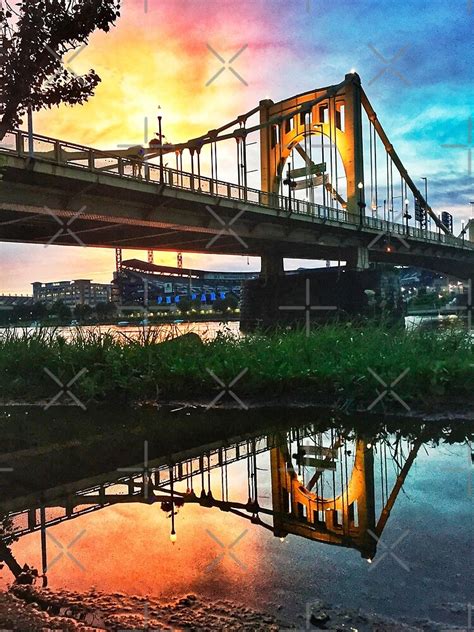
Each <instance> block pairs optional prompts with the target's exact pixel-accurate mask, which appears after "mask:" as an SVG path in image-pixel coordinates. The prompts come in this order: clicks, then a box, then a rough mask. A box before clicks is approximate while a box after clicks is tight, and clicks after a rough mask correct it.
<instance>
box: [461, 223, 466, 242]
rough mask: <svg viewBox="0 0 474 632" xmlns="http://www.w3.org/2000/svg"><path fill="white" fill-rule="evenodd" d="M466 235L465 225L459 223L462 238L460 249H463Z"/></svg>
mask: <svg viewBox="0 0 474 632" xmlns="http://www.w3.org/2000/svg"><path fill="white" fill-rule="evenodd" d="M465 234H466V224H465V222H464V221H463V222H461V237H462V247H463V248H464V235H465Z"/></svg>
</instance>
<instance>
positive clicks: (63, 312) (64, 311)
mask: <svg viewBox="0 0 474 632" xmlns="http://www.w3.org/2000/svg"><path fill="white" fill-rule="evenodd" d="M49 313H50V315H51V316H56V317H57V319H58V320H60V321H65V320H70V318H71V308H70V307H68V306H67V305H66V304H65V303H64V302H63V301H61V300H59V301H55V302H54V303H53V304H52V305H51V309H50V311H49Z"/></svg>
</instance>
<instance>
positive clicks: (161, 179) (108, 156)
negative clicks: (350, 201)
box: [0, 130, 474, 250]
mask: <svg viewBox="0 0 474 632" xmlns="http://www.w3.org/2000/svg"><path fill="white" fill-rule="evenodd" d="M32 144H33V146H32V147H30V137H29V135H28V133H27V132H24V131H21V130H16V131H12V132H8V133H7V134H6V135H5V138H4V139H3V141H2V142H1V143H0V153H1V152H3V153H11V154H15V155H18V156H33V157H34V158H35V159H38V160H44V161H47V162H53V163H54V164H59V165H67V166H70V167H76V168H78V169H84V170H87V171H93V172H99V173H100V172H102V173H107V174H110V175H115V176H118V177H120V178H131V179H134V180H139V181H145V182H150V183H156V184H165V185H166V186H169V187H172V188H177V189H182V190H185V191H193V192H196V193H202V194H204V195H209V196H212V197H219V198H224V199H230V200H237V201H240V202H245V203H246V204H250V205H253V206H260V207H267V208H271V209H273V210H276V211H277V212H281V213H286V214H288V215H293V214H294V215H304V216H306V217H311V218H313V219H315V220H319V221H320V222H324V223H330V224H339V225H351V226H354V221H353V218H351V217H350V216H349V213H347V211H345V210H343V209H339V208H334V207H329V206H323V205H321V204H315V203H313V202H307V201H305V200H297V199H290V198H289V197H287V196H284V195H279V194H277V193H268V192H266V191H261V190H260V189H252V188H250V187H245V186H242V185H238V184H233V183H231V182H225V181H222V180H217V179H214V178H208V177H206V176H201V175H200V174H195V173H187V172H183V171H178V170H176V169H172V168H169V167H163V169H160V166H159V165H155V164H152V163H150V162H147V161H146V160H144V159H143V158H141V157H140V156H138V155H137V158H125V157H122V156H120V155H114V154H113V153H109V152H104V151H101V150H99V149H93V148H91V147H84V146H82V145H77V144H75V143H70V142H67V141H62V140H58V139H54V138H49V137H47V136H42V135H39V134H33V136H32ZM117 151H119V150H117ZM161 174H162V175H161ZM357 225H358V226H359V227H360V228H369V229H373V230H375V231H377V232H378V233H382V234H386V235H387V236H389V235H395V236H397V235H398V236H400V237H404V238H411V239H413V238H414V239H419V240H421V241H425V242H431V243H437V244H440V243H441V244H445V245H451V246H456V247H458V248H466V249H472V250H474V244H473V243H471V242H469V241H468V240H464V239H461V238H460V237H455V236H454V235H448V234H445V233H441V231H440V232H433V231H428V230H422V229H420V228H416V227H414V226H409V227H407V226H406V225H405V224H397V223H395V222H388V221H386V220H382V219H379V218H374V217H367V216H364V217H361V218H360V221H359V223H358V224H357Z"/></svg>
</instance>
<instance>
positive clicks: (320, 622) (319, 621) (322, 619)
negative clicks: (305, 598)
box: [309, 610, 331, 629]
mask: <svg viewBox="0 0 474 632" xmlns="http://www.w3.org/2000/svg"><path fill="white" fill-rule="evenodd" d="M330 618H331V617H330V616H329V615H328V613H327V612H325V611H324V610H320V611H319V612H313V613H312V614H311V617H310V619H309V622H310V623H311V625H314V626H316V627H317V628H321V629H324V628H325V627H326V623H327V622H328V621H329V619H330Z"/></svg>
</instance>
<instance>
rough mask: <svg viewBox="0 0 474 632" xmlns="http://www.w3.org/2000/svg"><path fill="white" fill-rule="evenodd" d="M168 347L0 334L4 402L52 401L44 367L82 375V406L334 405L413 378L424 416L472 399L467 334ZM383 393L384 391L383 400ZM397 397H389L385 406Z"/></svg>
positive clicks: (367, 329) (342, 330)
mask: <svg viewBox="0 0 474 632" xmlns="http://www.w3.org/2000/svg"><path fill="white" fill-rule="evenodd" d="M173 335H174V334H173V332H172V333H171V334H170V336H169V339H168V340H167V341H165V342H164V343H161V344H159V341H161V340H163V332H156V331H155V330H153V329H144V330H143V333H142V335H140V336H139V337H138V338H136V337H134V338H127V337H126V336H121V337H117V335H116V334H114V335H113V334H112V333H98V332H95V331H87V332H83V331H82V330H78V331H77V332H76V333H75V334H73V335H72V337H71V338H70V339H68V340H66V339H65V338H64V337H62V336H61V335H59V334H58V333H57V332H55V331H51V330H47V329H37V330H34V331H23V332H20V333H19V332H18V330H8V329H7V330H4V331H3V332H2V333H1V334H0V397H1V398H2V399H3V401H4V402H6V401H11V400H22V401H26V402H38V401H45V400H47V399H48V398H50V397H52V396H54V395H55V394H56V393H57V392H58V386H57V384H55V383H54V381H53V380H52V379H51V377H49V376H48V375H47V373H46V372H45V371H44V368H47V369H48V370H49V371H51V372H52V373H53V374H54V375H56V376H57V377H58V379H60V380H61V381H62V382H63V383H67V382H69V381H70V380H71V379H72V378H74V376H75V375H77V373H79V371H81V369H83V368H86V369H87V373H85V374H83V375H82V376H81V378H80V379H79V380H77V382H75V383H74V385H73V387H72V390H73V391H74V393H75V394H76V395H77V396H78V397H80V398H81V399H83V400H85V401H91V400H93V401H96V402H101V401H102V402H104V401H106V402H107V401H116V400H119V401H124V402H127V403H133V402H137V401H143V400H158V401H165V400H170V399H203V400H205V401H207V402H209V401H211V400H212V398H213V397H214V394H216V393H218V392H219V391H220V390H221V387H220V386H219V384H218V383H217V381H216V380H215V379H214V377H213V376H212V374H211V372H212V373H214V374H215V375H216V376H217V377H218V378H219V379H220V380H222V382H224V383H225V384H229V383H230V382H232V380H234V378H236V376H237V375H239V374H240V373H241V372H242V371H243V370H244V369H246V373H245V375H243V376H242V378H241V379H240V380H239V381H238V383H237V384H236V385H235V388H234V389H233V390H235V392H236V393H238V396H239V397H240V398H244V397H246V396H247V397H251V398H258V397H263V398H268V397H269V396H270V397H273V398H277V397H278V396H282V397H286V398H291V397H292V395H294V394H295V393H303V394H307V395H310V396H311V397H312V398H313V399H314V398H315V397H316V396H318V397H320V398H321V399H322V400H324V399H327V401H335V400H336V399H337V398H339V397H343V398H349V399H353V400H354V401H357V402H360V403H368V402H371V401H372V400H373V399H374V398H375V397H376V396H377V392H380V391H383V387H382V385H381V384H380V383H379V382H378V381H377V379H376V378H375V377H374V375H373V374H372V373H371V371H370V370H369V369H371V370H372V371H373V372H375V373H376V374H377V375H378V376H379V377H380V378H381V380H383V381H384V382H385V383H386V384H390V383H392V382H393V381H394V380H396V379H397V378H398V377H399V376H400V374H401V373H402V372H403V371H405V370H407V369H408V373H406V375H405V377H403V379H401V380H400V381H399V382H398V383H397V385H396V387H395V390H396V393H397V394H398V395H399V396H400V397H402V398H403V399H404V400H406V401H407V402H414V403H416V404H420V405H423V406H425V407H426V405H429V404H430V402H431V403H432V402H435V401H439V400H440V399H443V398H444V399H447V398H448V399H451V398H462V399H466V398H469V397H471V398H472V399H473V400H474V340H473V338H472V337H470V336H469V335H468V334H467V333H466V332H465V331H462V330H459V329H447V330H444V331H441V332H439V331H423V330H421V329H418V330H411V331H403V330H397V329H395V330H390V329H384V328H382V327H376V326H364V327H362V326H361V327H354V326H351V325H343V324H335V325H326V326H322V327H320V328H318V329H315V330H314V331H313V332H312V333H311V334H310V335H309V336H306V335H305V332H304V331H292V332H281V333H275V334H272V335H258V334H257V335H251V336H247V337H243V338H236V337H232V336H230V335H219V336H218V337H217V338H215V339H214V340H211V341H208V342H200V341H199V340H198V339H197V336H185V337H183V338H181V339H176V340H173V339H172V338H173ZM377 389H378V391H377ZM389 399H390V398H388V397H387V398H385V400H386V401H388V400H389Z"/></svg>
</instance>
